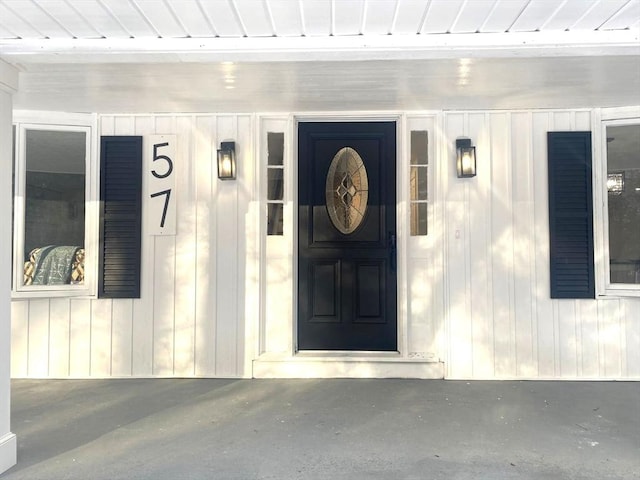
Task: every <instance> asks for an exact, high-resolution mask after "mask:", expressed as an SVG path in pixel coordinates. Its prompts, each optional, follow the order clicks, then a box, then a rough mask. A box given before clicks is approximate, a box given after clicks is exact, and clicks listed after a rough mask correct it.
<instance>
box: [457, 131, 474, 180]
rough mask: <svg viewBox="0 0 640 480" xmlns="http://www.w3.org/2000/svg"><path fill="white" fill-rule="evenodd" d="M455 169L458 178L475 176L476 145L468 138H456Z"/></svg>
mask: <svg viewBox="0 0 640 480" xmlns="http://www.w3.org/2000/svg"><path fill="white" fill-rule="evenodd" d="M456 171H457V173H458V178H467V177H475V176H476V147H474V146H472V145H471V140H470V139H469V138H458V139H457V140H456Z"/></svg>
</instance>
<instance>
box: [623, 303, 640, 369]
mask: <svg viewBox="0 0 640 480" xmlns="http://www.w3.org/2000/svg"><path fill="white" fill-rule="evenodd" d="M624 304H625V314H626V315H625V321H626V326H625V331H626V335H625V340H626V344H625V345H624V349H625V354H626V364H627V369H626V372H625V374H626V375H627V376H628V377H629V378H636V379H640V300H638V299H635V298H634V299H631V298H628V299H625V300H624Z"/></svg>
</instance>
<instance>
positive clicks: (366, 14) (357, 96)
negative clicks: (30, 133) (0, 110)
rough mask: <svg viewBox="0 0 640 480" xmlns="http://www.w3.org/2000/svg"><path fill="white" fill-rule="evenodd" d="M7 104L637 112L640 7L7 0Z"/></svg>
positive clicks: (606, 1) (518, 1)
mask: <svg viewBox="0 0 640 480" xmlns="http://www.w3.org/2000/svg"><path fill="white" fill-rule="evenodd" d="M0 58H2V59H4V60H5V61H7V62H9V63H12V64H14V65H16V66H17V67H18V68H19V70H20V91H19V92H18V93H17V94H16V96H15V99H14V105H15V107H16V108H23V109H46V110H66V111H100V112H165V111H166V112H176V111H182V112H205V111H209V112H210V111H218V112H222V111H233V112H249V111H310V110H325V111H326V110H334V111H344V110H395V109H397V110H415V109H489V108H509V109H513V108H516V109H517V108H547V107H557V108H560V107H566V108H569V107H588V106H616V105H631V104H640V0H563V1H558V0H297V1H296V0H226V1H224V0H213V1H205V0H126V1H124V0H0Z"/></svg>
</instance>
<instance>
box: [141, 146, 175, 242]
mask: <svg viewBox="0 0 640 480" xmlns="http://www.w3.org/2000/svg"><path fill="white" fill-rule="evenodd" d="M175 157H176V136H175V135H148V136H145V155H144V158H145V161H144V167H145V173H144V175H145V184H146V186H147V188H146V193H145V199H144V203H145V207H146V208H145V209H144V212H145V216H146V228H147V233H148V234H149V235H175V234H176V191H175V190H176V164H175Z"/></svg>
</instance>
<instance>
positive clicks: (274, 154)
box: [267, 132, 284, 165]
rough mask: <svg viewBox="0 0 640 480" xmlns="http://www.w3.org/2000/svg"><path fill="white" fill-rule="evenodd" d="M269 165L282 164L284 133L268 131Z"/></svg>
mask: <svg viewBox="0 0 640 480" xmlns="http://www.w3.org/2000/svg"><path fill="white" fill-rule="evenodd" d="M267 151H268V160H267V164H268V165H282V163H283V157H284V133H282V132H268V133H267Z"/></svg>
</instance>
